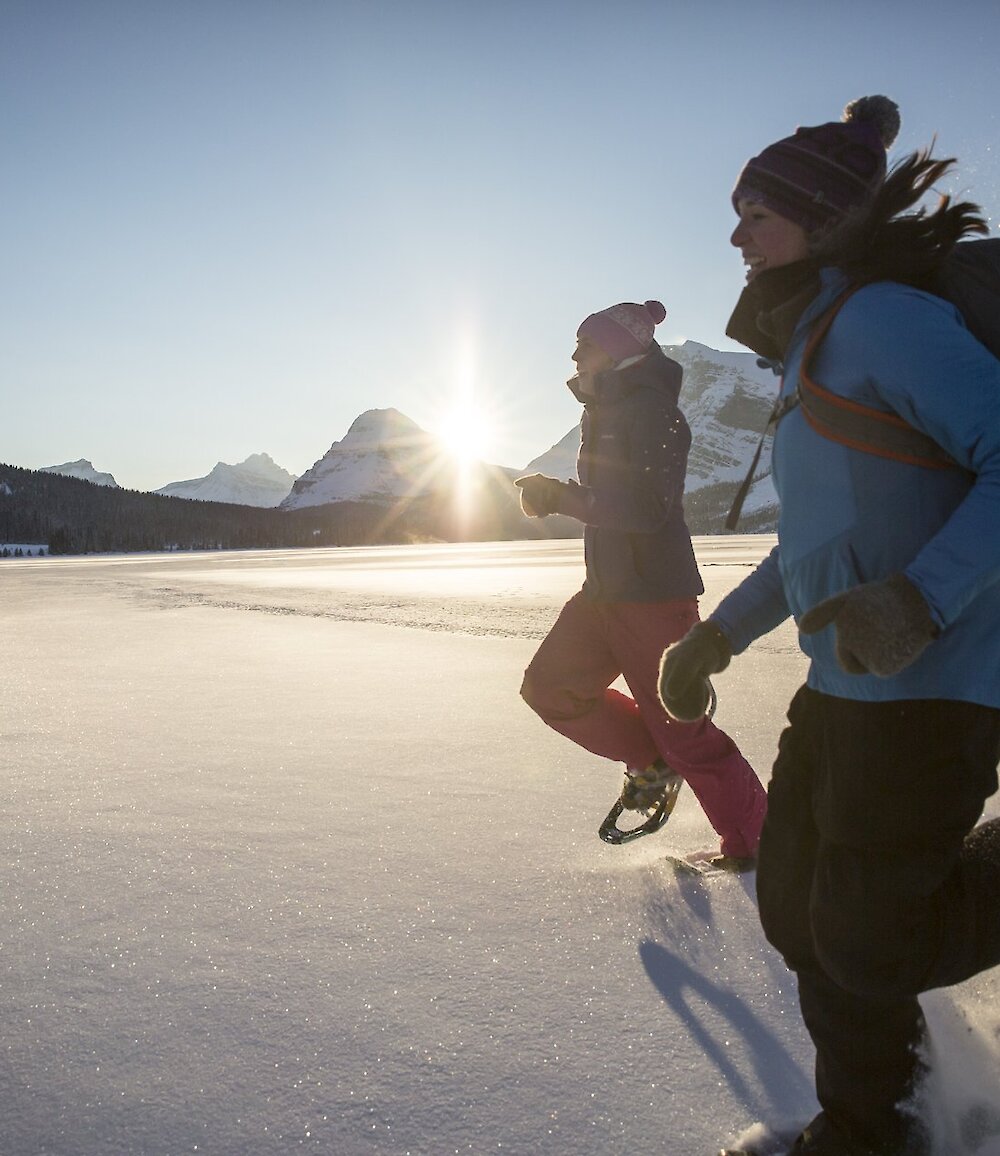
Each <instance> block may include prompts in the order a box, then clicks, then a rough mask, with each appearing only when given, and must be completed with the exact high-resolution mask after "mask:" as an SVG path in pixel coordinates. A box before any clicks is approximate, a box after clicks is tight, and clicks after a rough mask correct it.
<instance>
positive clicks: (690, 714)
mask: <svg viewBox="0 0 1000 1156" xmlns="http://www.w3.org/2000/svg"><path fill="white" fill-rule="evenodd" d="M732 657H733V648H732V647H731V646H730V644H729V639H728V638H726V636H725V635H724V634H723V633H722V631H721V630H720V629H719V627H718V626H716V624H715V623H714V622H713V621H712V620H711V619H708V620H707V621H705V622H696V623H695V624H694V626H692V627H691V629H690V630H689V631H688V632H687V634H685V635H684V637H683V638H682V639H681V640H680V642H675V643H674V644H673V646H670V647H668V648H667V649H666V650H665V651H664V652H663V658H662V660H661V662H660V682H659V688H658V690H659V695H660V702H661V704H662V705H663V709H664V710H665V711H666V712H667V714H668V715H670V716H671V718H675V719H677V720H678V722H695V721H696V720H697V719H700V718H701V717H702V715H704V714H705V712H706V711H707V710H708V704H709V702H710V701H711V697H712V690H711V687H710V686H709V683H708V679H709V676H710V675H713V674H718V673H719V671H720V670H725V669H726V667H727V666H728V665H729V660H730V659H731V658H732Z"/></svg>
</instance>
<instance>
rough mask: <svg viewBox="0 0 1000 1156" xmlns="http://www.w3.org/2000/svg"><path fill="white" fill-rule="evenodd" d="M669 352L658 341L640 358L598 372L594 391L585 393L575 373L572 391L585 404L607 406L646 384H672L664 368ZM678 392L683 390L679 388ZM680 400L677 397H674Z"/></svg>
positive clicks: (594, 380) (570, 388)
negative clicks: (666, 352)
mask: <svg viewBox="0 0 1000 1156" xmlns="http://www.w3.org/2000/svg"><path fill="white" fill-rule="evenodd" d="M666 362H667V355H666V354H665V353H664V352H663V349H662V348H661V347H660V346H659V345H658V344H657V343H656V342H655V341H654V342H653V344H652V346H651V347H650V349H649V350H648V351H647V352H646V353H641V354H639V355H637V356H636V357H629V358H626V359H625V360H624V361H620V362H619V363H618V364H617V365H615V366H612V367H611V369H606V370H604V371H603V372H602V373H598V374H595V375H594V378H593V390H592V392H590V393H584V392H583V390H582V389H581V388H580V378H579V375H575V376H573V377H571V378H570V379H569V381H567V382H566V384H567V385H568V386H569V390H570V393H572V394H573V396H574V397H575V398H576V400H577V401H579V402H581V403H582V404H583V405H593V404H597V405H607V404H613V403H614V402H618V401H623V400H624V399H625V398H627V397H630V396H631V395H632V394H633V393H635V391H636V390H637V389H642V388H643V387H647V388H648V387H650V386H652V387H654V388H655V387H656V386H657V385H662V386H663V387H664V388H667V387H668V377H667V374H666V373H664V372H663V371H664V370H665V369H666ZM675 392H679V389H678V390H677V391H675ZM674 400H675V401H676V400H677V398H676V396H675V397H674Z"/></svg>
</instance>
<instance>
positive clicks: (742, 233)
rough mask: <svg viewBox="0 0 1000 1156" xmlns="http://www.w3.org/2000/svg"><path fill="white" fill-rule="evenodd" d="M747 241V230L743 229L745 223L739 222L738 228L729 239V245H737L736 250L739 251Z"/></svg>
mask: <svg viewBox="0 0 1000 1156" xmlns="http://www.w3.org/2000/svg"><path fill="white" fill-rule="evenodd" d="M746 239H747V232H746V229H745V228H744V227H743V222H742V221H739V222H738V223H737V225H736V228H735V229H733V231H732V233H731V235H730V237H729V243H730V245H735V246H736V248H737V249H738V248H739V247H740V246H741V245H742V244H743V243H744V242H745V241H746Z"/></svg>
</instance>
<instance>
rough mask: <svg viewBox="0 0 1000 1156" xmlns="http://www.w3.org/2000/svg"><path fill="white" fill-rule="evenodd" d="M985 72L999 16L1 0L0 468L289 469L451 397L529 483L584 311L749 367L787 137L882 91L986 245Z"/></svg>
mask: <svg viewBox="0 0 1000 1156" xmlns="http://www.w3.org/2000/svg"><path fill="white" fill-rule="evenodd" d="M998 46H1000V4H997V3H996V0H953V2H951V3H948V4H945V5H941V4H938V3H932V2H930V0H867V2H864V0H838V2H837V3H834V4H831V3H810V2H808V0H800V2H779V0H774V2H768V0H760V2H757V3H747V2H746V0H742V2H739V3H737V2H730V0H717V2H713V0H691V2H690V3H689V2H687V0H677V2H672V0H604V2H602V3H592V2H591V0H579V2H576V3H574V2H571V0H455V2H452V0H369V2H360V0H359V2H354V0H0V109H2V114H0V158H2V162H0V222H2V223H0V229H2V233H0V239H2V261H0V461H4V462H7V463H9V464H12V465H18V466H25V467H29V468H38V467H40V466H44V465H52V464H57V463H59V462H63V461H69V460H74V459H76V458H81V457H85V458H89V459H90V460H91V461H92V462H93V463H94V465H95V467H96V468H97V469H98V470H103V471H107V472H110V473H113V474H114V475H115V477H116V479H117V480H118V482H119V483H120V484H121V485H123V486H127V487H130V488H135V489H143V490H145V489H155V488H158V487H160V486H163V485H165V484H167V483H168V482H171V481H178V480H182V479H186V478H193V477H200V476H202V475H204V474H206V473H208V472H209V470H211V468H212V467H213V466H214V465H215V463H216V462H217V461H227V462H230V463H234V462H238V461H242V460H243V459H244V458H245V457H247V456H248V455H249V454H251V453H258V452H265V453H269V454H270V455H271V456H272V457H273V458H274V459H275V461H277V462H278V464H279V465H282V466H284V467H285V468H286V469H288V470H290V471H291V472H293V473H296V474H300V473H302V472H304V471H305V470H306V469H308V468H309V467H310V466H311V465H312V464H313V462H314V461H316V460H317V459H318V458H320V457H321V456H322V455H323V454H324V453H325V452H326V450H327V449H328V448H329V447H330V445H331V443H332V442H334V441H338V440H340V439H341V438H342V437H343V436H344V434H345V433H346V431H347V429H348V427H349V425H350V423H351V422H352V421H353V420H354V418H355V417H356V416H357V415H358V414H359V413H361V412H363V411H364V410H366V409H372V408H386V407H390V406H391V407H395V408H396V409H399V410H401V411H402V412H403V413H405V414H407V415H408V416H409V417H411V418H412V419H413V420H414V421H416V422H418V423H419V424H420V425H422V426H424V428H428V429H435V428H437V427H439V426H440V425H441V424H442V423H443V422H445V420H446V418H447V415H448V412H449V411H450V410H451V409H452V408H453V407H454V406H455V405H457V404H462V403H465V404H471V405H472V406H474V407H475V408H477V409H478V410H479V411H480V412H481V413H482V414H483V415H484V416H485V419H486V420H485V421H480V423H479V425H480V428H479V433H480V434H482V433H488V434H489V435H490V438H489V442H488V444H487V445H486V446H485V447H484V450H483V453H484V456H485V457H486V458H487V459H488V460H491V461H494V462H499V463H501V464H503V465H509V466H515V467H520V466H522V465H524V464H525V463H526V462H527V461H528V460H529V459H530V458H532V457H534V456H535V455H537V454H539V453H541V452H542V451H543V450H545V449H547V448H548V447H549V446H550V445H551V444H552V443H554V442H555V441H557V440H558V439H559V438H561V437H562V436H563V435H564V434H565V433H566V432H567V431H568V430H569V429H570V428H571V426H572V425H573V424H574V422H575V421H576V420H577V418H578V416H579V407H578V405H577V404H576V403H575V402H574V401H573V399H572V398H571V396H570V394H569V392H568V391H567V390H566V388H565V386H564V384H563V382H564V381H565V379H566V378H567V377H568V376H569V375H570V373H571V372H572V370H573V366H572V363H571V362H570V360H569V355H570V353H571V352H572V349H573V344H574V334H575V331H576V327H577V325H578V324H579V322H580V321H581V320H582V319H583V318H584V317H585V316H586V315H587V314H588V313H590V312H592V311H593V310H595V309H600V308H604V307H605V306H607V305H610V304H612V303H614V302H617V301H622V300H633V301H642V300H645V299H646V298H649V297H656V298H659V299H660V300H662V301H663V302H664V304H665V305H666V307H667V311H668V316H667V320H666V321H665V322H664V323H663V324H662V325H661V326H660V327H659V329H658V330H657V337H658V339H659V340H660V341H661V342H664V343H666V342H674V341H681V340H684V339H686V338H689V339H692V340H695V341H699V342H702V343H703V344H706V345H710V346H713V347H714V348H717V349H734V348H738V347H737V346H735V345H734V344H733V343H732V342H730V341H728V340H727V339H726V337H725V336H724V330H725V324H726V321H727V319H728V316H729V313H730V310H731V307H732V305H733V302H734V301H735V299H736V296H737V295H738V293H739V290H740V287H741V285H742V282H743V268H742V265H741V262H740V259H739V256H738V254H737V253H736V251H735V250H733V249H732V248H731V247H730V246H729V243H728V239H729V234H730V232H731V230H732V228H733V225H734V223H735V218H734V216H733V212H732V208H731V206H730V202H729V194H730V191H731V188H732V185H733V182H734V180H735V177H736V175H737V173H738V171H739V169H740V167H741V166H742V164H743V162H744V161H745V160H746V158H747V157H748V156H750V155H752V154H753V153H755V152H757V151H759V150H760V148H762V147H763V146H765V145H767V144H769V143H771V142H772V141H773V140H775V139H777V138H779V137H782V136H785V135H788V134H789V133H790V132H792V131H793V130H794V129H795V128H796V126H798V125H800V124H816V123H820V122H822V121H827V120H833V119H837V118H838V117H839V115H840V112H841V110H842V108H843V106H844V104H845V103H847V102H848V101H849V100H851V99H853V98H855V97H857V96H861V95H864V94H867V93H873V92H884V93H886V94H887V95H889V96H891V97H892V98H893V99H894V100H896V101H897V102H898V103H899V105H900V109H901V112H902V118H903V129H902V132H901V134H900V138H899V140H898V141H897V142H896V145H895V147H894V148H893V150H892V153H891V154H890V155H891V156H892V157H898V156H902V155H904V154H905V153H907V152H909V151H912V150H913V149H915V148H917V147H919V146H922V145H925V144H927V143H929V142H930V141H931V140H932V138H934V137H936V139H937V145H936V151H937V152H938V153H939V154H941V155H956V156H957V157H958V158H959V161H960V167H959V170H958V173H957V175H956V177H955V178H954V179H953V180H952V181H951V182H950V184H949V186H948V187H947V189H945V190H943V191H947V192H952V193H955V192H957V193H961V194H962V195H967V196H970V197H971V198H972V199H973V200H977V201H979V203H980V204H981V205H982V206H983V207H984V209H985V211H986V213H987V215H988V216H990V218H991V221H992V223H993V227H994V228H996V226H997V222H998V220H1000V159H998V154H1000V114H998V111H997V110H998V108H1000V68H998V65H997V50H998ZM474 432H476V431H474V430H472V429H470V431H469V436H470V438H471V437H472V435H473V433H474Z"/></svg>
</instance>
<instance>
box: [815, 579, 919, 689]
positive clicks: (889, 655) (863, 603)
mask: <svg viewBox="0 0 1000 1156" xmlns="http://www.w3.org/2000/svg"><path fill="white" fill-rule="evenodd" d="M831 624H832V625H833V628H834V630H835V631H836V642H835V651H836V655H837V661H838V662H839V663H840V665H841V667H842V668H843V669H844V670H846V671H847V673H848V674H874V675H877V676H878V677H879V678H891V677H892V676H893V675H894V674H899V672H900V671H901V670H905V669H906V668H907V667H908V666H909V665H910V664H911V663H913V662H916V660H917V659H918V658H919V657H920V655H921V654H922V653H923V652H924V650H925V649H926V648H927V647H928V646H929V645H930V644H931V643H932V642H933V641H934V639H935V638H937V636H938V634H939V633H940V631H939V630H938V627H937V624H936V623H935V622H934V619H933V618H932V617H931V612H930V607H928V605H927V603H926V602H925V601H924V597H923V595H922V594H921V593H920V591H919V590H918V589H917V588H916V586H914V585H913V583H912V582H910V580H909V579H908V578H905V577H904V576H903V575H902V574H894V575H893V576H892V577H891V578H887V579H885V580H884V581H882V582H866V583H864V584H863V585H861V586H854V587H852V588H851V589H850V590H845V591H844V592H843V593H842V594H835V595H834V596H833V597H832V598H827V599H826V600H825V601H823V602H820V603H819V604H818V605H816V606H814V607H813V608H812V609H811V610H807V611H806V613H805V614H803V615H802V617H801V619H799V630H801V631H802V633H803V634H816V633H818V632H819V631H820V630H825V629H826V627H828V626H830V625H831Z"/></svg>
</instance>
